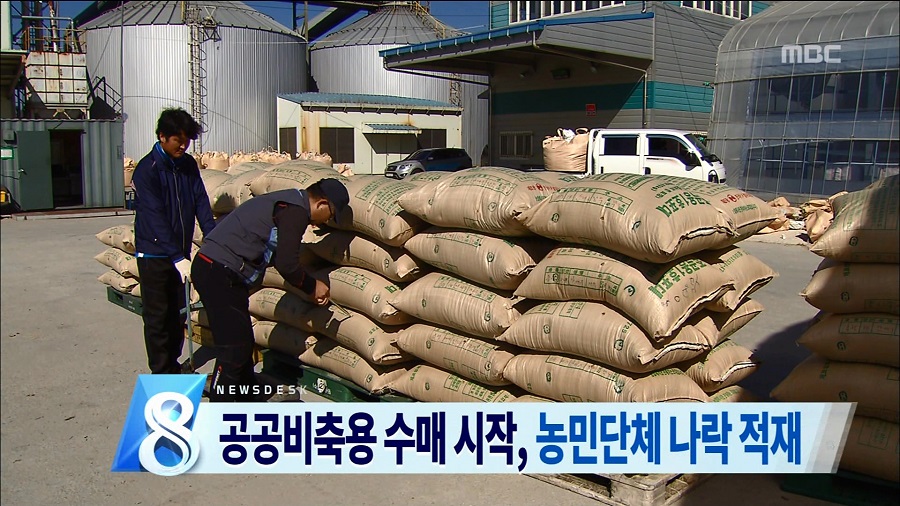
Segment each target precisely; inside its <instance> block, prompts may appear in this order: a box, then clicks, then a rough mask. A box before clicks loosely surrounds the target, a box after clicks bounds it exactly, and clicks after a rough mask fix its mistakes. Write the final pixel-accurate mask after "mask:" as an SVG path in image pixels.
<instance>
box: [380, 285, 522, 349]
mask: <svg viewBox="0 0 900 506" xmlns="http://www.w3.org/2000/svg"><path fill="white" fill-rule="evenodd" d="M507 295H508V294H504V293H501V292H498V291H496V290H492V289H489V288H485V287H482V286H478V285H473V284H472V283H468V282H466V281H463V280H461V279H459V278H457V277H454V276H451V275H449V274H443V273H440V272H432V273H431V274H427V275H425V277H423V278H422V279H419V280H418V281H416V282H414V283H411V284H410V285H409V286H407V287H405V288H404V289H403V290H402V291H401V292H400V294H399V295H398V296H396V297H395V298H394V299H392V300H391V304H393V305H394V306H395V307H397V308H398V309H400V310H401V311H403V312H404V313H407V314H410V315H412V316H415V317H416V318H420V319H422V320H425V321H429V322H432V323H435V324H437V325H443V326H446V327H450V328H453V329H456V330H459V331H461V332H464V333H466V334H470V335H473V336H478V337H487V338H494V337H497V336H499V335H500V334H502V333H503V332H504V331H506V329H508V328H509V326H510V325H511V324H512V323H513V322H515V321H516V319H518V318H519V311H518V310H517V309H516V308H515V307H514V305H515V303H516V300H514V299H511V298H509V297H507Z"/></svg>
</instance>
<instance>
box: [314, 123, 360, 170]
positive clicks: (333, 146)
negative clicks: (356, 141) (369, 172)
mask: <svg viewBox="0 0 900 506" xmlns="http://www.w3.org/2000/svg"><path fill="white" fill-rule="evenodd" d="M353 133H354V129H352V128H319V151H321V152H322V153H328V154H329V155H331V160H332V161H333V162H334V163H353V162H354V156H353V151H354V146H353Z"/></svg>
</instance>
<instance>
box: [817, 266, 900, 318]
mask: <svg viewBox="0 0 900 506" xmlns="http://www.w3.org/2000/svg"><path fill="white" fill-rule="evenodd" d="M898 279H900V264H863V263H841V262H837V261H834V260H831V259H829V258H826V259H824V260H822V262H821V263H820V264H819V266H818V267H817V268H816V272H815V273H814V274H813V276H812V279H811V280H810V281H809V284H808V285H806V288H804V289H803V292H801V293H800V295H802V296H803V297H804V298H805V299H806V301H807V302H809V303H810V304H811V305H813V306H815V307H817V308H819V309H821V310H822V311H825V312H827V313H839V314H844V313H888V314H894V315H898V314H900V283H897V280H898Z"/></svg>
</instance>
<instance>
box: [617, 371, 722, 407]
mask: <svg viewBox="0 0 900 506" xmlns="http://www.w3.org/2000/svg"><path fill="white" fill-rule="evenodd" d="M622 396H623V397H624V399H625V401H626V402H709V396H708V395H706V393H705V392H704V391H703V390H702V389H701V388H700V387H699V386H698V385H697V383H695V382H694V380H692V379H691V378H690V377H689V376H688V375H686V374H685V373H684V372H682V371H681V369H678V368H676V367H670V368H668V369H662V370H660V371H653V372H651V373H649V374H645V375H641V376H636V377H634V378H632V380H631V381H629V382H628V383H626V384H625V390H624V391H623V392H622Z"/></svg>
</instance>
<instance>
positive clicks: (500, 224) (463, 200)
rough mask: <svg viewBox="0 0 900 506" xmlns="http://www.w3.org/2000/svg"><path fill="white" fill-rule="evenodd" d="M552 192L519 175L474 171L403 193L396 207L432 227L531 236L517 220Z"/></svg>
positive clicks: (530, 176)
mask: <svg viewBox="0 0 900 506" xmlns="http://www.w3.org/2000/svg"><path fill="white" fill-rule="evenodd" d="M557 189H558V188H557V187H556V186H553V185H552V184H550V183H548V182H547V181H545V180H543V179H541V178H539V177H537V176H535V175H533V174H529V173H527V172H522V171H520V170H515V169H507V168H502V167H477V168H473V169H465V170H461V171H458V172H454V173H453V175H452V176H447V177H444V178H442V179H440V180H437V181H432V182H430V183H428V184H425V185H422V186H420V187H419V188H418V189H416V190H413V191H410V192H407V193H406V194H404V195H403V196H401V197H400V205H401V206H403V209H405V210H407V211H409V212H410V213H412V214H414V215H416V216H418V217H420V218H422V219H423V220H425V221H427V222H428V223H431V224H432V225H437V226H441V227H450V228H465V229H469V230H478V231H481V232H485V233H488V234H494V235H500V236H504V237H520V236H527V235H532V234H531V232H529V231H528V229H527V228H525V226H523V225H522V224H521V223H519V222H518V221H517V220H516V218H517V217H518V216H519V215H520V214H522V213H523V212H525V211H527V210H528V209H530V208H531V207H533V206H534V205H535V204H537V203H538V202H540V201H541V200H543V199H545V198H546V197H548V196H549V195H551V194H552V193H553V192H555V191H556V190H557Z"/></svg>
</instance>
